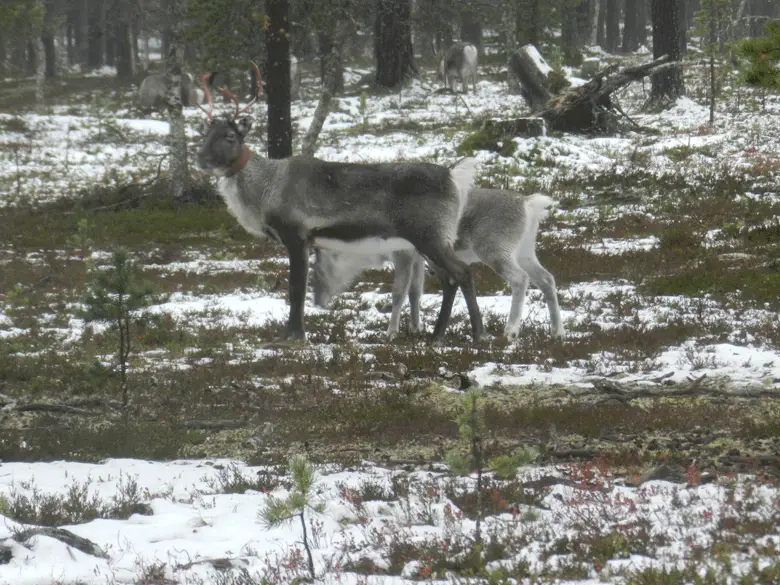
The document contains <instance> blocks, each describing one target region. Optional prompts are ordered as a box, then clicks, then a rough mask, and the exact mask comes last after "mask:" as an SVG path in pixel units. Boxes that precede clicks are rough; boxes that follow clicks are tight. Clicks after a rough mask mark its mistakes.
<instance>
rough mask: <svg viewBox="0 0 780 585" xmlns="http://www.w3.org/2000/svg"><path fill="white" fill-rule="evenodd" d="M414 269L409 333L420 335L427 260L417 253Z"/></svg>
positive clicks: (410, 298)
mask: <svg viewBox="0 0 780 585" xmlns="http://www.w3.org/2000/svg"><path fill="white" fill-rule="evenodd" d="M414 255H415V262H414V269H413V270H412V282H411V283H410V284H411V285H410V287H409V306H410V313H411V319H410V322H409V332H410V333H418V332H419V331H420V299H421V298H422V294H423V287H424V286H425V259H424V258H423V257H422V256H420V255H419V254H418V253H417V252H415V254H414Z"/></svg>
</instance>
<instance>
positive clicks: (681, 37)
mask: <svg viewBox="0 0 780 585" xmlns="http://www.w3.org/2000/svg"><path fill="white" fill-rule="evenodd" d="M677 8H678V10H679V11H680V16H679V17H678V21H679V30H678V31H677V38H678V41H679V43H680V55H681V57H684V56H685V52H686V51H687V50H688V1H687V0H677Z"/></svg>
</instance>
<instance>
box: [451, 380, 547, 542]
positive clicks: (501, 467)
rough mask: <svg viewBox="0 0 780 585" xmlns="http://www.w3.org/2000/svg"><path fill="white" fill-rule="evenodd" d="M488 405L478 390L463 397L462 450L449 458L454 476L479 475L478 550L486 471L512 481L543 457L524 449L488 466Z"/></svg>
mask: <svg viewBox="0 0 780 585" xmlns="http://www.w3.org/2000/svg"><path fill="white" fill-rule="evenodd" d="M485 403H486V398H485V393H484V392H483V391H482V390H479V389H477V388H471V389H470V390H469V391H468V392H466V394H465V395H464V396H463V399H462V400H461V403H460V405H459V406H458V410H457V415H456V417H455V422H457V423H458V434H459V436H460V440H461V447H459V448H455V449H453V450H452V451H450V452H449V453H448V454H447V456H446V463H447V465H448V466H449V468H450V469H451V470H452V471H453V472H454V473H457V474H459V475H466V474H469V473H472V472H475V473H476V474H477V491H476V496H477V520H476V528H475V531H474V540H475V542H476V544H477V546H478V547H479V546H480V545H481V543H482V531H481V529H482V517H483V515H484V508H483V497H482V496H483V494H482V475H483V473H484V470H485V467H486V466H487V468H488V469H490V470H491V471H493V472H494V473H495V475H496V477H498V478H500V479H509V478H512V477H514V476H515V475H516V474H517V469H518V467H520V466H522V465H527V464H528V463H531V462H532V461H534V460H535V459H536V458H537V457H538V456H539V452H538V450H536V449H535V448H533V447H529V446H522V447H519V448H518V449H516V450H515V451H514V453H512V454H511V455H500V456H498V457H494V458H493V459H491V460H490V461H487V462H486V461H485V459H484V454H483V448H482V437H483V435H484V433H485V430H486V426H485Z"/></svg>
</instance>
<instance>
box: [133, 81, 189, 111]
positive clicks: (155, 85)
mask: <svg viewBox="0 0 780 585" xmlns="http://www.w3.org/2000/svg"><path fill="white" fill-rule="evenodd" d="M167 91H168V88H167V85H166V80H165V74H163V73H156V74H154V75H149V76H148V77H147V78H146V79H144V80H143V81H142V82H141V87H140V88H139V89H138V105H139V107H140V108H141V109H143V110H161V109H164V108H165V103H166V102H165V94H166V92H167ZM201 101H203V98H202V96H201V92H200V90H199V89H198V88H197V87H196V85H195V84H194V82H193V79H192V75H190V74H189V73H182V76H181V105H182V106H184V107H193V106H197V105H198V104H200V103H201Z"/></svg>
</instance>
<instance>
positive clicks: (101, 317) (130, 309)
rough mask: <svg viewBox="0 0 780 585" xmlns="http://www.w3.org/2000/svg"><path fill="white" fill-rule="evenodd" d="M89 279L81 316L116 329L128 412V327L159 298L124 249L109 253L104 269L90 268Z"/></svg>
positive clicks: (122, 389)
mask: <svg viewBox="0 0 780 585" xmlns="http://www.w3.org/2000/svg"><path fill="white" fill-rule="evenodd" d="M91 272H92V280H91V282H90V283H89V284H88V289H87V294H86V295H85V297H84V305H85V307H84V309H83V310H82V311H81V317H82V318H83V319H84V320H85V321H87V322H91V321H102V322H105V323H108V324H109V325H110V326H114V327H116V329H117V334H118V337H117V342H118V349H117V357H118V361H119V385H120V389H121V391H122V411H123V415H124V417H125V418H127V415H128V403H129V392H128V384H127V366H128V361H129V358H130V352H131V350H132V345H131V343H130V340H131V339H132V337H131V327H132V324H133V318H134V316H135V317H137V312H138V311H140V310H141V309H144V308H145V307H148V306H149V305H151V304H152V303H154V302H156V301H157V300H158V299H159V296H158V294H157V292H156V290H155V288H154V287H153V286H152V284H151V283H149V282H147V281H142V280H140V279H139V276H138V267H137V265H136V264H135V262H134V261H133V260H132V259H131V258H130V254H129V253H128V252H127V250H125V249H123V248H118V249H116V250H114V251H113V253H112V254H111V265H110V266H109V267H108V269H107V270H99V269H95V268H93V269H92V271H91Z"/></svg>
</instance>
